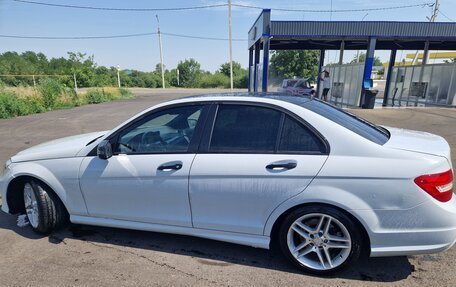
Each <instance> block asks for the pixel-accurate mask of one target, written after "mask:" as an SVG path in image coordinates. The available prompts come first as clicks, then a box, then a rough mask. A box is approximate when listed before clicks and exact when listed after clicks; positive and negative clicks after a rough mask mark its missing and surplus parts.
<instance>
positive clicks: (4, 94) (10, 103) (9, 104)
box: [0, 91, 27, 119]
mask: <svg viewBox="0 0 456 287" xmlns="http://www.w3.org/2000/svg"><path fill="white" fill-rule="evenodd" d="M25 114H27V106H26V104H25V103H24V102H23V101H21V100H20V99H19V98H18V97H17V96H16V94H15V93H13V92H9V91H0V118H2V119H6V118H11V117H15V116H21V115H25Z"/></svg>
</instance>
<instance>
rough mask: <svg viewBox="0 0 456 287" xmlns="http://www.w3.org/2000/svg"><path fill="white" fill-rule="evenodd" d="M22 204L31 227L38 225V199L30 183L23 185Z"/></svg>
mask: <svg viewBox="0 0 456 287" xmlns="http://www.w3.org/2000/svg"><path fill="white" fill-rule="evenodd" d="M24 205H25V212H26V213H27V218H28V220H29V222H30V224H31V225H32V227H33V228H37V227H38V215H39V213H38V201H37V200H36V196H35V192H34V191H33V187H32V185H31V184H30V183H26V184H25V185H24Z"/></svg>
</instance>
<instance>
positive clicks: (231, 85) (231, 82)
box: [228, 0, 233, 92]
mask: <svg viewBox="0 0 456 287" xmlns="http://www.w3.org/2000/svg"><path fill="white" fill-rule="evenodd" d="M228 26H229V34H230V37H229V38H230V39H229V41H230V87H231V92H232V91H233V39H232V33H231V0H228Z"/></svg>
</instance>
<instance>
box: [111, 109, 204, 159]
mask: <svg viewBox="0 0 456 287" xmlns="http://www.w3.org/2000/svg"><path fill="white" fill-rule="evenodd" d="M202 109H203V106H202V105H192V106H186V107H176V108H171V109H167V110H164V111H161V112H158V113H156V114H153V115H151V116H148V117H146V118H145V119H143V120H140V121H139V122H137V123H135V124H134V125H133V126H132V127H130V128H127V129H126V130H125V131H123V132H121V133H120V134H119V137H118V140H117V143H116V144H115V146H114V152H115V153H127V154H135V153H182V152H186V151H187V150H188V147H189V145H190V142H191V140H192V138H193V133H194V132H195V129H196V126H197V124H198V120H199V118H200V115H201V111H202Z"/></svg>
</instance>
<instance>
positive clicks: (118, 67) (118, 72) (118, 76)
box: [117, 65, 120, 89]
mask: <svg viewBox="0 0 456 287" xmlns="http://www.w3.org/2000/svg"><path fill="white" fill-rule="evenodd" d="M117 84H118V85H119V89H120V65H117Z"/></svg>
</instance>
